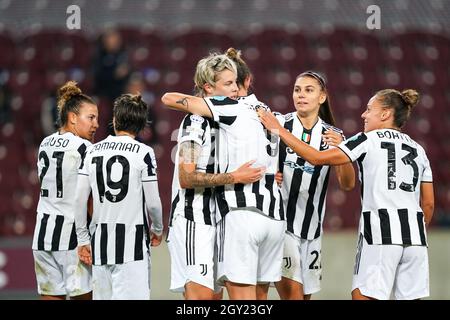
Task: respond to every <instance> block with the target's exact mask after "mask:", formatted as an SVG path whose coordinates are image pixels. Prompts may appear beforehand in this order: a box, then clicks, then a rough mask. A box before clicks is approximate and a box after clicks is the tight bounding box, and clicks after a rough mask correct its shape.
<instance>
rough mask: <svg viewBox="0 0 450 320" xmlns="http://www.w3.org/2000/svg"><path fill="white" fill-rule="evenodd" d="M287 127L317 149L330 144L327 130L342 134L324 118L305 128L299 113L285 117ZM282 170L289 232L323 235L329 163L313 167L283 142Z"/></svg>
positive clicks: (313, 236) (311, 235)
mask: <svg viewBox="0 0 450 320" xmlns="http://www.w3.org/2000/svg"><path fill="white" fill-rule="evenodd" d="M284 127H285V128H286V129H287V130H288V131H289V132H291V133H292V134H293V135H294V136H296V137H297V138H298V139H300V140H302V141H303V142H305V143H307V144H309V145H310V146H311V147H313V148H314V149H317V150H327V149H329V148H330V147H329V146H328V144H327V143H326V142H325V141H324V140H323V136H322V135H323V134H324V133H325V131H327V130H333V131H335V132H338V133H339V134H341V135H342V133H343V132H342V130H341V129H338V128H335V127H333V126H331V125H329V124H328V123H326V122H324V121H323V120H322V119H320V118H319V119H318V121H317V122H316V124H315V125H314V126H313V127H312V128H311V129H309V130H308V129H306V128H304V127H303V125H302V123H301V121H300V120H299V118H298V116H297V113H296V112H292V113H288V114H286V116H285V122H284ZM280 172H282V173H283V184H282V188H281V194H282V198H283V206H284V211H285V213H286V222H287V231H289V232H291V233H293V234H294V235H296V236H297V237H300V238H302V239H307V240H312V239H316V238H318V237H319V236H320V235H321V234H322V229H323V219H324V216H325V205H326V200H325V199H326V194H327V188H328V179H329V176H330V166H327V165H320V166H319V165H318V166H314V165H312V164H311V163H309V162H308V161H306V160H305V159H303V158H301V157H299V156H297V154H296V153H295V152H293V151H292V149H291V148H289V147H288V146H287V145H286V144H285V143H284V142H283V141H281V142H280Z"/></svg>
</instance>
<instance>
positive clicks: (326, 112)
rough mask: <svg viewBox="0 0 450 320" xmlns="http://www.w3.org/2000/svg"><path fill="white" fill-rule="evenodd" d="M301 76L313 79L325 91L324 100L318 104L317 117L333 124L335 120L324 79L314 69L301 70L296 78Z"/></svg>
mask: <svg viewBox="0 0 450 320" xmlns="http://www.w3.org/2000/svg"><path fill="white" fill-rule="evenodd" d="M301 77H310V78H313V79H315V80H316V81H317V82H318V83H319V85H320V88H321V89H322V91H323V92H325V95H326V99H325V101H324V102H323V103H322V104H321V105H320V108H319V117H320V119H322V120H323V121H325V122H326V123H328V124H331V125H332V126H335V125H336V121H335V120H334V116H333V111H332V110H331V101H330V95H329V94H328V90H327V85H326V82H325V79H324V78H323V77H322V76H321V75H320V74H318V73H317V72H315V71H305V72H302V73H300V74H299V75H298V76H297V78H296V79H298V78H301Z"/></svg>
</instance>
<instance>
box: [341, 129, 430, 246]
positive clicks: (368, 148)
mask: <svg viewBox="0 0 450 320" xmlns="http://www.w3.org/2000/svg"><path fill="white" fill-rule="evenodd" d="M339 148H340V149H341V150H342V151H343V152H345V154H347V156H348V157H349V158H350V159H351V160H352V161H357V162H358V166H359V177H360V181H361V198H362V199H361V201H362V210H361V213H362V214H361V218H360V232H361V233H362V234H363V235H364V237H365V239H366V240H367V242H368V243H369V244H400V245H427V240H426V231H425V221H424V215H423V210H422V209H421V208H420V184H421V183H423V182H425V183H426V182H432V181H433V177H432V172H431V167H430V162H429V161H428V158H427V155H426V154H425V151H424V149H423V148H422V146H420V145H419V144H418V143H417V142H415V141H414V140H413V139H411V138H410V137H409V136H408V135H407V134H405V133H401V132H399V131H396V130H393V129H380V130H373V131H370V132H367V133H359V134H357V135H355V136H353V137H352V138H350V139H348V140H347V141H345V142H343V143H341V144H340V145H339Z"/></svg>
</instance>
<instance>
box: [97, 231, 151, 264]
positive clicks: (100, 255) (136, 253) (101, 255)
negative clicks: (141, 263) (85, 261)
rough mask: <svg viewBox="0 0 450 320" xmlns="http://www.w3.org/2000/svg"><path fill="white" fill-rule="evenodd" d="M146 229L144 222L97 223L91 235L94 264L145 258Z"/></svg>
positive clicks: (120, 262) (118, 262)
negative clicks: (137, 223)
mask: <svg viewBox="0 0 450 320" xmlns="http://www.w3.org/2000/svg"><path fill="white" fill-rule="evenodd" d="M145 229H146V228H145V226H144V225H142V224H139V225H126V224H123V223H100V224H97V225H96V227H95V231H94V233H93V234H92V237H91V247H92V256H93V264H94V265H105V264H122V263H125V262H129V261H138V260H142V259H144V252H145V250H147V244H146V235H145V232H146V231H145Z"/></svg>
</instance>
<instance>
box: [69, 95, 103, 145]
mask: <svg viewBox="0 0 450 320" xmlns="http://www.w3.org/2000/svg"><path fill="white" fill-rule="evenodd" d="M69 119H70V122H71V123H73V131H74V132H73V133H74V134H76V135H77V136H79V137H81V138H83V139H86V140H89V141H93V139H94V135H95V131H97V128H98V109H97V106H96V105H95V104H91V103H86V102H83V103H82V104H81V105H80V109H79V113H78V114H75V113H73V112H70V113H69Z"/></svg>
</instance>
